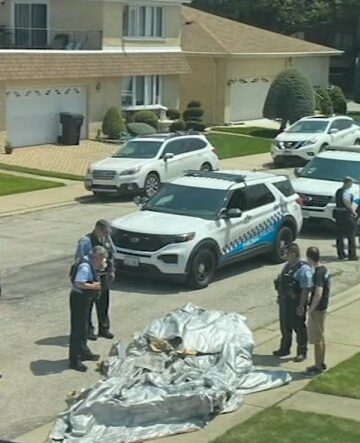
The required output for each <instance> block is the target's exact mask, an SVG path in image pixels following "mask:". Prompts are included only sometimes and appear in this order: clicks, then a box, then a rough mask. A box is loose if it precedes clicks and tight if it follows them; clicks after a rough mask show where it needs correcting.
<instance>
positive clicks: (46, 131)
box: [6, 87, 86, 147]
mask: <svg viewBox="0 0 360 443" xmlns="http://www.w3.org/2000/svg"><path fill="white" fill-rule="evenodd" d="M85 111H86V97H85V91H84V88H82V87H53V88H38V89H36V88H13V89H9V90H8V91H7V116H6V119H7V138H8V140H9V142H10V143H11V144H12V146H14V147H20V146H29V145H38V144H44V143H56V142H57V138H58V136H59V135H60V132H61V126H60V119H59V113H60V112H74V113H79V114H83V115H84V116H85V115H86V114H85ZM85 128H86V124H85V122H84V125H83V127H82V133H81V137H82V138H84V137H85V134H86V131H85Z"/></svg>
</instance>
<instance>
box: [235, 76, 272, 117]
mask: <svg viewBox="0 0 360 443" xmlns="http://www.w3.org/2000/svg"><path fill="white" fill-rule="evenodd" d="M270 85H271V79H270V78H268V77H261V78H257V77H255V78H246V79H240V80H239V81H236V82H235V83H233V84H232V85H231V90H230V120H231V121H240V120H253V119H258V118H262V111H263V107H264V103H265V99H266V96H267V93H268V91H269V88H270Z"/></svg>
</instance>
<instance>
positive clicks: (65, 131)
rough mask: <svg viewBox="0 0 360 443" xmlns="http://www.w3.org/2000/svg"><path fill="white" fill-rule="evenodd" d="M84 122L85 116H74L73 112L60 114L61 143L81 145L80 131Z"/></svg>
mask: <svg viewBox="0 0 360 443" xmlns="http://www.w3.org/2000/svg"><path fill="white" fill-rule="evenodd" d="M83 122H84V116H83V115H81V114H73V113H71V112H61V113H60V123H61V125H62V133H61V135H60V137H59V143H62V144H63V145H78V144H79V143H80V131H81V126H82V124H83Z"/></svg>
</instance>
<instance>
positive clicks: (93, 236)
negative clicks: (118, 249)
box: [75, 219, 115, 340]
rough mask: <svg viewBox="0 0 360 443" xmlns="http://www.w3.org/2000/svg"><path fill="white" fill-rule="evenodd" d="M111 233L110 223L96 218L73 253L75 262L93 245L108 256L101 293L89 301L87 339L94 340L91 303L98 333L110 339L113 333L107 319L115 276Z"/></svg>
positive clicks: (101, 280) (86, 253)
mask: <svg viewBox="0 0 360 443" xmlns="http://www.w3.org/2000/svg"><path fill="white" fill-rule="evenodd" d="M110 233H111V225H110V223H109V222H108V221H106V220H103V219H102V220H98V221H97V222H96V223H95V227H94V229H93V231H92V232H90V233H89V234H87V235H85V236H84V237H82V238H81V239H80V240H79V242H78V245H77V249H76V253H75V262H80V261H81V260H82V259H83V258H84V257H86V256H87V255H88V253H89V251H90V250H91V249H92V248H94V247H95V246H103V247H104V248H105V249H106V250H107V252H108V258H107V263H106V267H105V269H104V270H103V271H102V272H101V273H100V283H101V293H100V297H98V298H97V299H96V300H95V302H93V303H91V305H90V310H89V330H88V334H89V335H88V339H89V340H96V339H97V336H96V335H95V329H94V326H93V323H92V310H93V305H94V304H95V306H96V313H97V318H98V329H99V330H98V333H99V336H100V337H104V338H108V339H112V338H114V335H113V334H112V333H111V332H110V319H109V298H110V283H111V282H112V281H113V280H114V278H115V272H114V264H113V251H112V248H111V245H110V242H109V235H110Z"/></svg>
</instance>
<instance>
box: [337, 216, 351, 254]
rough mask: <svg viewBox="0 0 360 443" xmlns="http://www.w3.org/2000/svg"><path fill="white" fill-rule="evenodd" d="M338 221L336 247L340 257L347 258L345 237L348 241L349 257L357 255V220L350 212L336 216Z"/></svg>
mask: <svg viewBox="0 0 360 443" xmlns="http://www.w3.org/2000/svg"><path fill="white" fill-rule="evenodd" d="M335 221H336V249H337V255H338V257H339V258H345V256H346V254H345V245H344V238H346V239H347V241H348V248H349V258H354V257H356V245H355V234H356V220H355V218H352V217H350V216H349V215H348V214H341V215H338V216H337V217H336V218H335Z"/></svg>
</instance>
